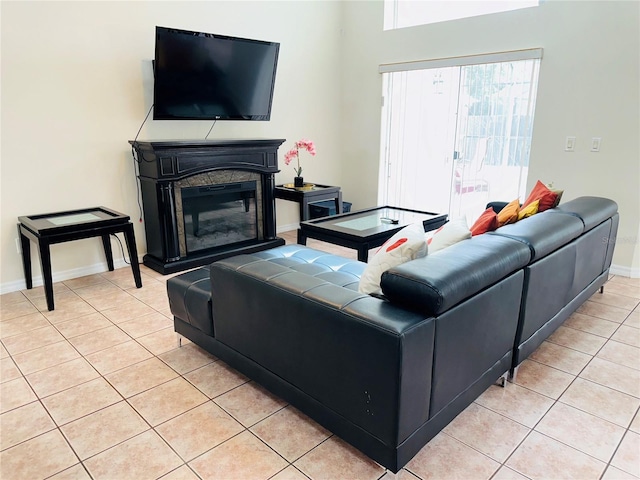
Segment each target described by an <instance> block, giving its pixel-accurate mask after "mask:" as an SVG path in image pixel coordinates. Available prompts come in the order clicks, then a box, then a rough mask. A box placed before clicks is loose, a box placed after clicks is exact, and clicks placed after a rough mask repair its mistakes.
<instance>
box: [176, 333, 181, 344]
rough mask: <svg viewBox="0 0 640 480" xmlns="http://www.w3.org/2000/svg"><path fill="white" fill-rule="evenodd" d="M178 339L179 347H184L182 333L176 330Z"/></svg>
mask: <svg viewBox="0 0 640 480" xmlns="http://www.w3.org/2000/svg"><path fill="white" fill-rule="evenodd" d="M176 341H177V343H178V348H180V347H182V335H180V334H179V333H178V332H176Z"/></svg>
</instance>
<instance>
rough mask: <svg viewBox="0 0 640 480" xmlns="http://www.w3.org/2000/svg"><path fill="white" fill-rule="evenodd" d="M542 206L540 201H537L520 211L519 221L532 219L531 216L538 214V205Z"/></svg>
mask: <svg viewBox="0 0 640 480" xmlns="http://www.w3.org/2000/svg"><path fill="white" fill-rule="evenodd" d="M539 204H540V200H536V201H535V202H533V203H530V204H529V205H527V206H526V207H524V208H521V209H520V213H519V214H518V220H522V219H523V218H527V217H530V216H531V215H535V214H536V213H538V205H539Z"/></svg>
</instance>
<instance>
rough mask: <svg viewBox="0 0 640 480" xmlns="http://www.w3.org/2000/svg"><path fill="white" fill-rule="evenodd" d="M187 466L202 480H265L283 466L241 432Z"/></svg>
mask: <svg viewBox="0 0 640 480" xmlns="http://www.w3.org/2000/svg"><path fill="white" fill-rule="evenodd" d="M189 466H190V467H191V468H193V470H194V471H195V472H196V473H197V474H198V475H199V476H200V478H202V479H203V480H228V479H232V478H233V479H235V478H238V479H240V478H242V479H245V480H266V479H268V478H270V477H272V476H273V475H274V474H276V473H277V472H279V471H280V470H282V469H284V468H285V467H286V466H287V462H286V461H284V460H283V459H282V457H280V456H279V455H278V454H276V453H275V452H274V451H273V450H271V449H270V448H269V447H267V446H266V445H265V444H264V443H262V442H261V441H260V440H258V439H257V438H256V437H255V436H253V435H252V434H251V433H250V432H247V431H245V432H243V433H241V434H239V435H236V436H235V437H233V438H232V439H231V440H228V441H227V442H225V443H223V444H222V445H219V446H217V447H215V448H214V449H212V450H209V451H208V452H207V453H205V454H204V455H202V456H200V457H198V458H196V459H195V460H193V461H192V462H191V463H189Z"/></svg>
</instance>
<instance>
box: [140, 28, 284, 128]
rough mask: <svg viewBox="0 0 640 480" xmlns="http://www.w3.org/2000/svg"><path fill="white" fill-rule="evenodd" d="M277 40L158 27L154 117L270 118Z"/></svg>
mask: <svg viewBox="0 0 640 480" xmlns="http://www.w3.org/2000/svg"><path fill="white" fill-rule="evenodd" d="M279 49H280V44H279V43H274V42H264V41H260V40H250V39H247V38H237V37H228V36H224V35H215V34H211V33H202V32H191V31H187V30H178V29H175V28H166V27H156V50H155V61H154V62H153V63H154V75H155V81H154V88H153V103H154V107H153V118H154V119H155V120H269V119H270V118H271V103H272V100H273V87H274V82H275V79H276V67H277V64H278V52H279Z"/></svg>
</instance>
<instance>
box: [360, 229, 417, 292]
mask: <svg viewBox="0 0 640 480" xmlns="http://www.w3.org/2000/svg"><path fill="white" fill-rule="evenodd" d="M426 254H427V242H426V240H425V238H424V226H423V225H422V223H415V224H412V225H408V226H406V227H404V228H403V229H402V230H400V231H398V232H396V233H395V234H394V235H393V236H392V237H391V238H390V239H389V240H387V241H386V242H384V244H383V245H382V246H381V247H380V248H379V249H378V251H377V252H376V254H375V255H374V256H373V258H370V259H369V263H368V264H367V267H366V268H365V270H364V272H363V273H362V277H361V278H360V285H359V287H358V291H360V292H362V293H366V294H376V295H380V294H381V293H382V290H381V289H380V277H381V276H382V273H383V272H385V271H386V270H389V269H390V268H392V267H395V266H396V265H400V264H402V263H405V262H408V261H409V260H414V259H416V258H420V257H424V256H425V255H426Z"/></svg>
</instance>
